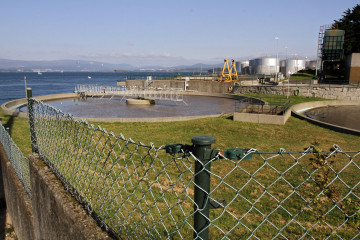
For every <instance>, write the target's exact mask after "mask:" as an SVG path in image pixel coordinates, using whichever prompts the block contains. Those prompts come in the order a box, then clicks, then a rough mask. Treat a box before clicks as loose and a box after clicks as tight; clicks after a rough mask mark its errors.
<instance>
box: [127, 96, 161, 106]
mask: <svg viewBox="0 0 360 240" xmlns="http://www.w3.org/2000/svg"><path fill="white" fill-rule="evenodd" d="M126 104H130V105H152V104H155V100H154V99H149V98H143V97H137V98H128V99H126Z"/></svg>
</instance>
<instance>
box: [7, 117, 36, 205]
mask: <svg viewBox="0 0 360 240" xmlns="http://www.w3.org/2000/svg"><path fill="white" fill-rule="evenodd" d="M0 143H1V144H2V146H3V149H4V151H5V154H6V156H7V158H8V159H9V161H10V163H11V166H12V168H13V169H14V171H15V173H16V175H17V176H18V178H19V180H20V182H21V183H22V185H23V186H24V189H25V191H26V193H27V194H28V195H29V197H30V198H31V186H30V170H29V160H28V159H27V158H26V157H24V154H23V153H22V151H21V150H20V149H19V147H18V146H17V145H16V144H15V143H14V141H13V139H12V138H11V136H10V135H9V133H8V132H7V131H6V129H5V128H4V126H3V124H2V123H1V121H0Z"/></svg>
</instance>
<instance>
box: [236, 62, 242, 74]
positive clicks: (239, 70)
mask: <svg viewBox="0 0 360 240" xmlns="http://www.w3.org/2000/svg"><path fill="white" fill-rule="evenodd" d="M235 67H236V71H237V72H238V73H241V62H239V61H236V62H235Z"/></svg>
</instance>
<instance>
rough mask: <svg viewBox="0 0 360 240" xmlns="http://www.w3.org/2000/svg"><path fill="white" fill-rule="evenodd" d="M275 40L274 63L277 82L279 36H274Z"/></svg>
mask: <svg viewBox="0 0 360 240" xmlns="http://www.w3.org/2000/svg"><path fill="white" fill-rule="evenodd" d="M275 40H276V63H275V81H276V82H277V80H278V68H277V65H278V58H279V56H278V42H279V37H275Z"/></svg>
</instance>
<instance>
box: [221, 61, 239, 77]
mask: <svg viewBox="0 0 360 240" xmlns="http://www.w3.org/2000/svg"><path fill="white" fill-rule="evenodd" d="M229 60H231V67H229ZM235 81H239V76H238V74H237V71H236V66H235V59H227V58H226V59H224V67H223V69H222V73H221V78H220V82H235Z"/></svg>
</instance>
